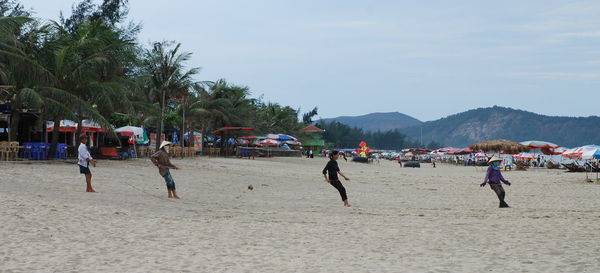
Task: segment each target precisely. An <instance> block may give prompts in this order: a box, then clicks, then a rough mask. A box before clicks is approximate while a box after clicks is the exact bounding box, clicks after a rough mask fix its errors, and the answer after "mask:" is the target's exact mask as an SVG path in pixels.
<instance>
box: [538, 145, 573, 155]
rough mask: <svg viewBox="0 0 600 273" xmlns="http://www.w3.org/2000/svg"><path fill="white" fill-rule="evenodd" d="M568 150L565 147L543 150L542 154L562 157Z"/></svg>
mask: <svg viewBox="0 0 600 273" xmlns="http://www.w3.org/2000/svg"><path fill="white" fill-rule="evenodd" d="M566 150H567V148H564V147H558V148H553V149H552V148H542V149H541V151H542V154H545V155H560V154H562V153H564V152H565V151H566Z"/></svg>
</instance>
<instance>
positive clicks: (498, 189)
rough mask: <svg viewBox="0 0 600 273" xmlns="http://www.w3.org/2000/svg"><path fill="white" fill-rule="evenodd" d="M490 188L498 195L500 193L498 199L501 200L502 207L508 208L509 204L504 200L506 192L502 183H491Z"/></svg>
mask: <svg viewBox="0 0 600 273" xmlns="http://www.w3.org/2000/svg"><path fill="white" fill-rule="evenodd" d="M490 188H492V190H493V191H494V192H495V193H496V195H498V200H500V207H501V208H508V204H506V202H504V196H505V195H506V193H505V192H504V188H503V187H502V184H490Z"/></svg>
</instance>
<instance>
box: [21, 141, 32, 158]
mask: <svg viewBox="0 0 600 273" xmlns="http://www.w3.org/2000/svg"><path fill="white" fill-rule="evenodd" d="M32 148H33V146H32V143H31V142H24V143H23V151H21V157H22V158H26V159H31V156H32V153H31V149H32Z"/></svg>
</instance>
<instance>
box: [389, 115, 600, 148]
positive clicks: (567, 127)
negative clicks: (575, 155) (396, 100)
mask: <svg viewBox="0 0 600 273" xmlns="http://www.w3.org/2000/svg"><path fill="white" fill-rule="evenodd" d="M421 129H422V138H423V143H424V144H427V143H429V142H431V141H435V142H438V143H442V144H444V145H447V146H456V147H466V146H468V145H470V144H473V143H475V142H478V141H481V140H485V139H496V138H504V139H509V140H513V141H526V140H544V141H550V142H554V143H556V144H558V145H561V146H565V147H575V146H581V145H586V144H600V117H598V116H591V117H551V116H544V115H539V114H535V113H531V112H527V111H522V110H515V109H511V108H505V107H499V106H494V107H489V108H479V109H474V110H469V111H466V112H463V113H459V114H455V115H451V116H448V117H446V118H442V119H439V120H435V121H428V122H424V123H423V124H422V126H421V125H419V126H412V127H410V128H404V129H402V130H400V131H401V132H402V133H404V134H406V135H407V136H408V137H410V138H413V139H415V140H418V141H420V139H421Z"/></svg>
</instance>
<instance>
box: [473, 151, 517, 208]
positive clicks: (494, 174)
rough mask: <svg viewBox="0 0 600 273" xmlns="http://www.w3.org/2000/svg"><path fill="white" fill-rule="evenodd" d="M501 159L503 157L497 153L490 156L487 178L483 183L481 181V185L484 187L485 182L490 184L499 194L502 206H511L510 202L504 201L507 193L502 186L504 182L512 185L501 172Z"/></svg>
mask: <svg viewBox="0 0 600 273" xmlns="http://www.w3.org/2000/svg"><path fill="white" fill-rule="evenodd" d="M501 161H502V159H500V157H498V156H496V155H494V156H492V158H490V160H489V161H488V164H489V165H490V166H489V167H488V168H487V171H486V174H485V179H484V180H483V183H481V184H480V185H479V186H481V187H484V186H485V184H490V188H492V190H493V191H494V192H495V193H496V195H498V199H499V200H500V207H501V208H509V206H508V204H506V202H505V201H504V196H505V195H506V193H505V192H504V188H502V183H504V184H506V185H509V186H510V182H508V180H506V179H504V177H503V176H502V173H500V162H501ZM500 182H502V183H500Z"/></svg>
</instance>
